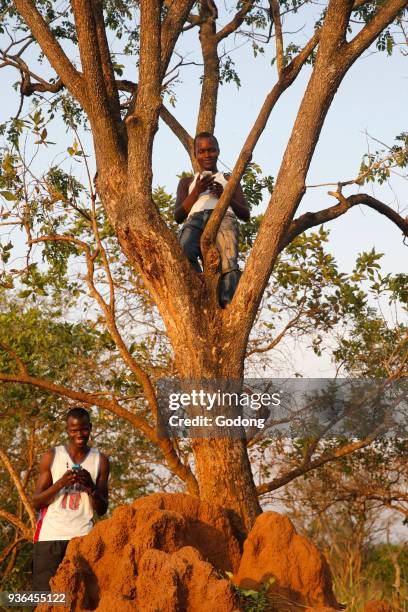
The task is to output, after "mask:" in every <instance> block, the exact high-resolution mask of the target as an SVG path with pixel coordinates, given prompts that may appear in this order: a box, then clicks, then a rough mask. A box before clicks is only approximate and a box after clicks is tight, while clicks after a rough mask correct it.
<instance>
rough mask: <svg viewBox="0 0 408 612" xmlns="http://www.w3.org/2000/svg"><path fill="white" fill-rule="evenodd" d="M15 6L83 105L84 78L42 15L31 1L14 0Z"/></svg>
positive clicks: (67, 86)
mask: <svg viewBox="0 0 408 612" xmlns="http://www.w3.org/2000/svg"><path fill="white" fill-rule="evenodd" d="M13 1H14V6H15V7H16V9H17V11H18V12H19V13H20V15H21V16H22V18H23V19H24V21H25V22H26V24H27V25H28V27H29V28H30V30H31V33H32V35H33V36H34V37H35V39H36V40H37V42H38V44H39V45H40V47H41V49H42V50H43V52H44V53H45V55H46V57H47V59H48V61H49V62H50V64H51V66H52V67H53V68H54V70H55V72H56V73H57V74H58V75H59V77H60V79H61V80H62V82H63V83H64V85H65V86H66V88H67V89H68V90H69V91H70V93H71V94H72V95H73V96H74V97H75V98H76V99H77V100H78V101H79V102H80V103H81V104H84V102H85V100H86V91H85V84H84V81H83V78H82V77H81V75H80V74H79V72H78V71H77V70H76V68H75V67H74V66H73V64H71V62H70V61H69V59H68V57H67V56H66V55H65V53H64V51H63V49H62V47H61V46H60V44H59V43H58V41H57V40H56V38H55V36H54V35H53V34H52V33H51V31H50V29H49V27H48V25H47V23H46V22H45V20H44V19H43V17H42V15H41V13H40V12H39V11H38V10H37V9H36V7H35V6H34V3H33V2H31V1H30V0H13Z"/></svg>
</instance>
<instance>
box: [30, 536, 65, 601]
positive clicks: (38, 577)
mask: <svg viewBox="0 0 408 612" xmlns="http://www.w3.org/2000/svg"><path fill="white" fill-rule="evenodd" d="M68 544H69V540H50V541H44V542H34V552H33V591H50V590H51V589H50V579H51V578H52V577H53V576H54V574H55V573H56V571H57V569H58V566H59V564H60V563H61V561H62V560H63V558H64V556H65V551H66V550H67V546H68Z"/></svg>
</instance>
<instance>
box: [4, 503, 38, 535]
mask: <svg viewBox="0 0 408 612" xmlns="http://www.w3.org/2000/svg"><path fill="white" fill-rule="evenodd" d="M0 518H3V519H5V520H6V521H8V522H9V523H11V524H12V525H14V527H17V529H18V530H19V531H21V533H22V534H23V536H24V539H25V540H32V539H33V531H32V530H31V529H29V528H28V527H27V525H24V523H23V521H22V520H20V519H19V518H18V517H17V516H14V514H10V512H6V510H2V509H1V508H0Z"/></svg>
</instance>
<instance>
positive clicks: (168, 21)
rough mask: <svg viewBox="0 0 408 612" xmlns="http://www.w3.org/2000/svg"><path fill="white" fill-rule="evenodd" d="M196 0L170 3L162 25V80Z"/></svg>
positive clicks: (181, 0)
mask: <svg viewBox="0 0 408 612" xmlns="http://www.w3.org/2000/svg"><path fill="white" fill-rule="evenodd" d="M194 2H195V0H177V2H172V3H171V4H170V7H169V10H168V12H167V15H166V17H165V19H164V21H163V23H162V27H161V60H160V61H161V80H163V78H164V76H165V74H166V71H167V67H168V65H169V62H170V59H171V56H172V54H173V50H174V46H175V44H176V42H177V39H178V37H179V35H180V32H181V30H182V27H183V24H184V22H185V21H187V18H188V15H189V13H190V10H191V8H192V7H193V4H194Z"/></svg>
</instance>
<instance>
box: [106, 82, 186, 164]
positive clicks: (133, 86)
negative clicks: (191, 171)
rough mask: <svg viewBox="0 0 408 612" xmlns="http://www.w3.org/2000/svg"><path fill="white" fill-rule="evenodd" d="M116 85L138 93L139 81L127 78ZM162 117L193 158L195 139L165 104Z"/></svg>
mask: <svg viewBox="0 0 408 612" xmlns="http://www.w3.org/2000/svg"><path fill="white" fill-rule="evenodd" d="M116 85H117V87H118V89H119V90H120V91H127V92H128V93H131V94H133V95H134V96H136V95H137V83H133V82H132V81H127V80H117V81H116ZM160 118H161V119H162V120H163V121H164V123H166V125H168V127H169V128H170V129H171V131H172V132H173V134H174V135H175V136H177V138H178V139H179V141H180V142H181V144H182V145H183V147H184V148H185V150H186V151H187V153H188V154H189V156H190V158H192V157H193V153H194V150H193V147H194V139H193V138H192V136H190V134H189V133H188V132H187V130H186V129H185V128H184V127H183V126H182V125H181V123H180V122H179V121H178V120H177V119H176V117H175V116H174V115H173V114H172V113H171V112H170V111H169V109H168V108H167V107H166V106H164V104H162V105H161V107H160Z"/></svg>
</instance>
